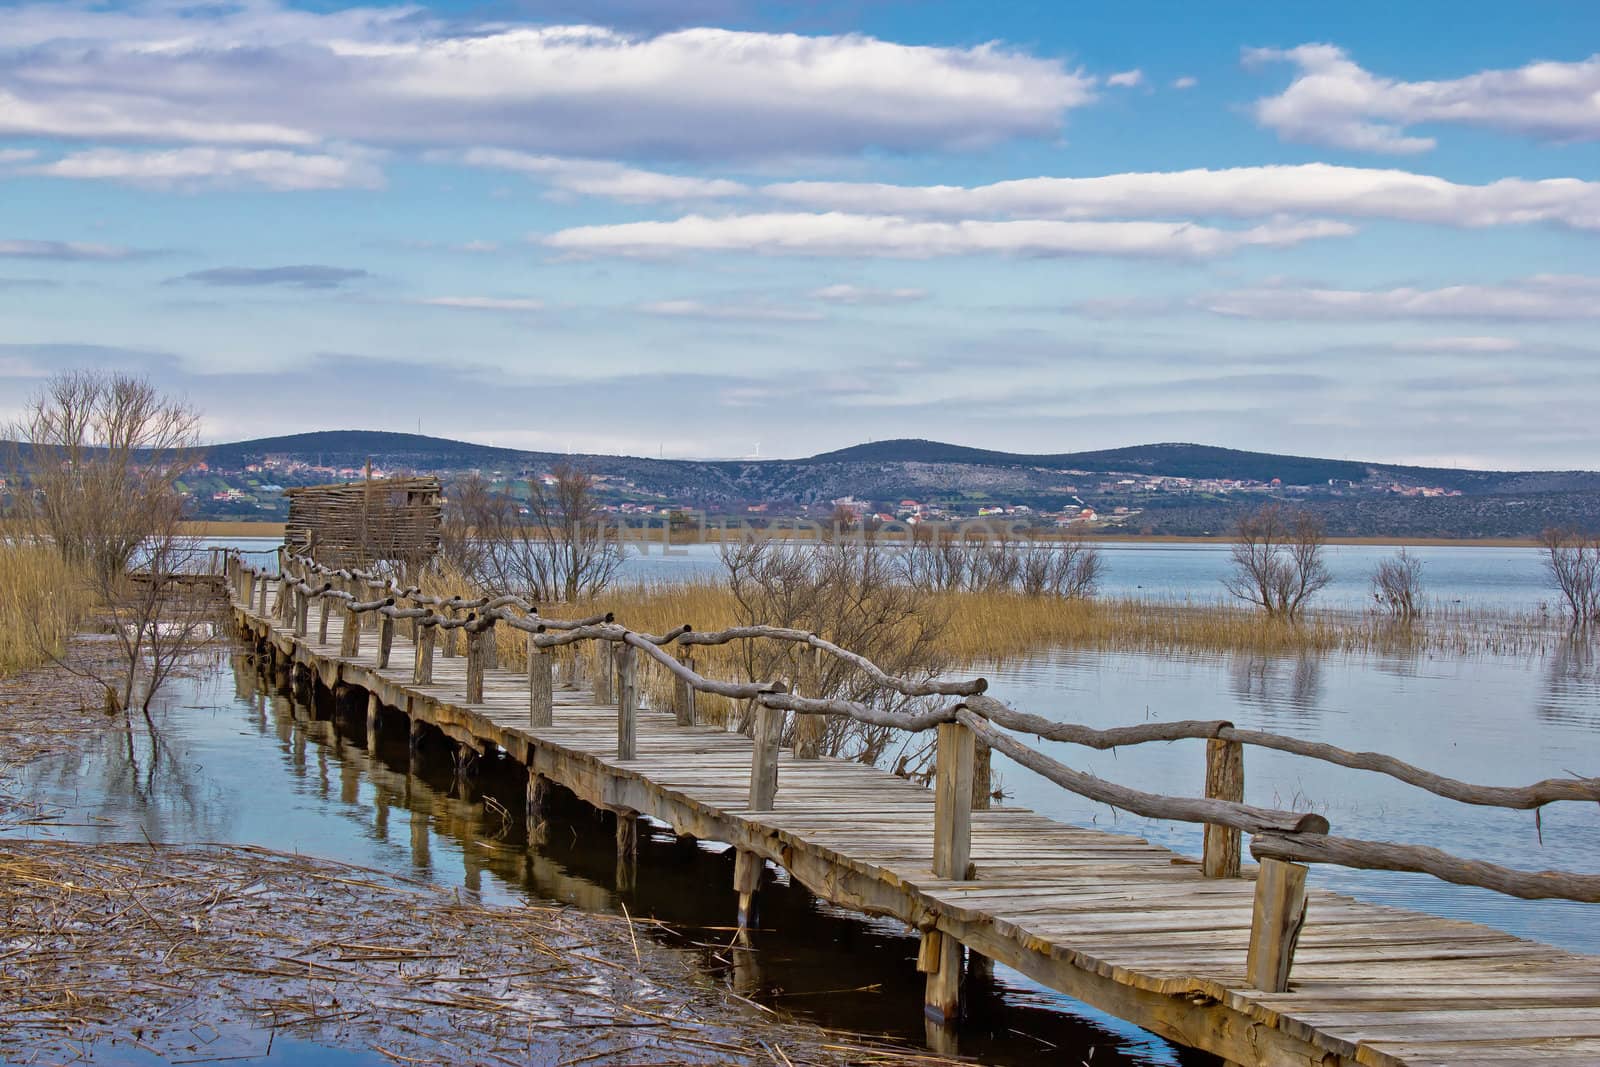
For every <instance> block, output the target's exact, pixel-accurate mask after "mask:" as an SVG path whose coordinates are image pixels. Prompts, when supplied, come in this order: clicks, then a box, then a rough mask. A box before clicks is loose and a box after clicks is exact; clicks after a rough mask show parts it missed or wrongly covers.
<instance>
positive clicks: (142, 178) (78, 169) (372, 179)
mask: <svg viewBox="0 0 1600 1067" xmlns="http://www.w3.org/2000/svg"><path fill="white" fill-rule="evenodd" d="M25 173H29V174H40V175H45V176H47V177H53V178H74V179H85V180H98V181H118V182H124V183H127V184H130V185H144V186H153V187H156V188H169V187H183V188H199V187H225V186H238V185H261V186H265V187H266V188H268V189H276V190H280V191H295V192H297V191H304V190H310V189H349V188H362V189H377V188H381V187H382V186H383V173H382V171H381V170H379V169H378V167H377V166H376V165H375V164H374V163H373V162H372V160H371V158H370V154H369V153H365V152H345V153H343V154H340V155H328V154H305V153H298V152H288V151H284V150H282V149H270V148H269V149H238V148H213V147H201V146H195V147H189V148H174V149H169V150H166V151H145V152H140V151H128V150H125V149H120V148H93V149H89V150H87V151H83V152H75V153H72V154H70V155H67V156H63V157H62V158H61V159H58V160H55V161H53V162H50V163H40V164H37V165H35V166H31V167H27V168H25Z"/></svg>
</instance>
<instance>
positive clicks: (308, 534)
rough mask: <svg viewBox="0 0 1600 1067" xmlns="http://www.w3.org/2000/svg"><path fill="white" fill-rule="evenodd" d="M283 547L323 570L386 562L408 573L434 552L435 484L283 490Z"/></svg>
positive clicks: (387, 482) (439, 506)
mask: <svg viewBox="0 0 1600 1067" xmlns="http://www.w3.org/2000/svg"><path fill="white" fill-rule="evenodd" d="M283 495H284V496H286V497H288V498H289V521H288V523H287V524H286V525H285V527H284V532H283V542H284V544H285V545H288V546H289V547H290V548H291V549H294V550H296V551H301V552H309V553H310V554H312V555H314V556H315V557H316V558H317V561H318V562H319V563H322V564H323V565H324V566H328V567H341V568H342V567H365V566H368V565H370V564H373V563H378V562H391V563H395V564H398V565H400V566H401V567H403V568H405V570H406V571H407V572H412V571H414V570H415V569H417V568H419V567H421V566H422V565H423V564H425V563H427V562H428V561H429V560H431V559H432V558H433V557H434V555H435V554H436V553H438V551H439V524H440V518H441V515H442V514H443V509H444V495H443V491H442V488H441V487H440V485H439V480H438V479H437V478H370V477H369V478H367V479H365V480H363V481H359V482H335V483H333V484H331V485H302V486H296V487H295V488H292V489H285V490H284V491H283Z"/></svg>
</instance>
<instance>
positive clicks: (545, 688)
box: [528, 634, 556, 726]
mask: <svg viewBox="0 0 1600 1067" xmlns="http://www.w3.org/2000/svg"><path fill="white" fill-rule="evenodd" d="M554 659H555V657H553V656H551V655H550V653H549V652H547V651H545V650H544V649H542V648H540V647H539V646H538V645H536V644H534V643H533V635H532V634H529V635H528V725H529V726H554V725H555V722H556V718H555V711H556V675H555V662H554Z"/></svg>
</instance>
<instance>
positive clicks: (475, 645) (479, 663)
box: [467, 621, 494, 704]
mask: <svg viewBox="0 0 1600 1067" xmlns="http://www.w3.org/2000/svg"><path fill="white" fill-rule="evenodd" d="M493 643H494V623H493V622H492V621H491V622H490V623H489V625H488V626H487V627H485V628H484V629H483V630H482V631H481V632H479V633H471V632H470V631H469V632H468V634H467V703H468V704H482V703H483V672H484V670H485V669H486V667H487V666H488V663H487V660H488V658H489V646H490V645H492V644H493Z"/></svg>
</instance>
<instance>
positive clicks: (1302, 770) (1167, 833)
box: [985, 641, 1600, 952]
mask: <svg viewBox="0 0 1600 1067" xmlns="http://www.w3.org/2000/svg"><path fill="white" fill-rule="evenodd" d="M985 675H986V676H987V677H988V678H989V679H990V681H991V687H990V693H991V694H993V695H994V696H996V697H998V698H999V699H1001V700H1004V701H1007V702H1008V703H1011V704H1013V705H1014V706H1016V707H1018V708H1021V709H1023V710H1027V711H1031V712H1034V713H1036V714H1040V715H1044V716H1046V717H1048V718H1052V719H1059V720H1065V721H1073V722H1083V723H1088V724H1090V725H1093V726H1120V725H1125V724H1128V723H1134V722H1142V721H1147V720H1149V721H1159V720H1174V719H1227V720H1230V721H1232V722H1233V723H1235V724H1236V725H1238V726H1241V727H1253V728H1259V729H1264V730H1273V731H1276V732H1279V733H1286V734H1292V735H1294V736H1296V737H1304V738H1310V739H1314V740H1321V741H1328V742H1330V743H1332V744H1336V745H1338V746H1340V747H1341V748H1347V749H1355V750H1366V751H1377V752H1384V753H1387V754H1389V755H1392V756H1396V757H1398V758H1400V759H1403V760H1406V761H1407V762H1410V763H1414V764H1417V765H1419V766H1421V767H1424V768H1426V769H1428V770H1431V771H1434V772H1436V773H1439V774H1443V775H1447V776H1450V777H1454V778H1461V779H1464V780H1466V781H1469V782H1473V783H1477V784H1483V785H1526V784H1529V783H1531V782H1534V781H1537V780H1539V779H1542V778H1560V777H1568V776H1571V775H1573V774H1577V775H1581V776H1585V777H1600V646H1597V645H1596V644H1595V643H1594V642H1592V641H1578V642H1566V641H1557V642H1556V643H1555V647H1554V651H1553V652H1551V653H1549V654H1547V655H1545V656H1542V657H1538V658H1533V659H1511V658H1502V657H1494V656H1483V657H1474V658H1454V657H1434V656H1426V655H1423V656H1412V655H1406V656H1381V655H1372V656H1345V655H1337V656H1316V655H1302V656H1272V657H1269V656H1260V655H1250V654H1234V655H1226V656H1218V655H1214V654H1210V655H1204V656H1186V655H1177V654H1166V655H1153V654H1146V653H1114V652H1085V651H1078V650H1055V651H1048V652H1041V653H1039V654H1037V655H1035V656H1032V657H1029V658H1028V659H1026V660H1024V661H1020V662H1012V663H1009V664H1005V665H999V666H992V667H991V668H990V669H989V670H988V671H986V672H985ZM1030 740H1031V739H1030ZM1039 744H1040V745H1041V746H1042V747H1043V749H1044V750H1046V751H1049V752H1050V753H1051V755H1052V756H1054V757H1055V758H1057V759H1059V760H1061V761H1062V762H1064V763H1066V764H1068V765H1069V766H1072V767H1075V768H1078V769H1080V770H1087V771H1091V772H1093V773H1095V774H1097V775H1099V776H1101V777H1103V778H1106V779H1109V780H1111V781H1115V782H1119V783H1121V784H1124V785H1131V786H1135V787H1138V788H1142V789H1146V790H1149V791H1151V792H1159V793H1169V794H1172V793H1188V794H1189V795H1194V796H1198V795H1201V794H1202V793H1203V791H1204V785H1205V749H1204V742H1203V741H1198V740H1197V741H1178V742H1173V743H1170V744H1149V745H1139V746H1134V747H1130V748H1125V749H1120V750H1117V751H1115V752H1095V751H1093V750H1090V749H1084V748H1080V747H1078V746H1074V745H1066V744H1061V743H1055V742H1040V743H1039ZM997 765H998V757H997ZM1005 782H1006V786H1007V788H1008V789H1009V791H1010V792H1011V793H1013V794H1014V796H1015V800H1014V802H1015V803H1020V804H1023V805H1025V806H1027V807H1032V808H1034V809H1035V810H1038V811H1041V812H1045V813H1047V814H1050V815H1052V816H1055V817H1057V818H1059V819H1062V820H1064V821H1067V822H1074V823H1080V824H1094V825H1097V826H1103V827H1106V828H1109V829H1115V830H1118V831H1123V832H1127V833H1134V834H1138V835H1140V836H1143V837H1147V838H1149V839H1150V840H1152V841H1155V842H1157V843H1159V844H1163V845H1167V846H1168V847H1171V848H1173V849H1176V850H1177V851H1179V852H1183V853H1187V854H1189V855H1199V852H1200V836H1201V832H1200V828H1199V827H1198V826H1193V825H1189V824H1173V823H1160V822H1153V821H1149V820H1144V819H1141V818H1139V817H1137V816H1131V815H1129V814H1127V813H1125V812H1115V811H1112V810H1111V809H1109V808H1107V807H1105V806H1104V805H1099V804H1095V803H1093V802H1090V801H1087V800H1085V799H1083V798H1081V797H1079V796H1077V795H1075V794H1072V793H1068V792H1066V791H1065V790H1063V789H1060V788H1058V787H1057V786H1055V785H1054V784H1053V783H1050V782H1047V781H1045V780H1044V779H1042V778H1039V777H1038V776H1036V775H1034V774H1032V773H1031V772H1029V771H1027V770H1024V769H1023V768H1020V767H1017V766H1015V765H1008V766H1007V770H1006V772H1005ZM1245 800H1246V801H1247V802H1249V803H1252V804H1260V805H1263V806H1270V807H1293V808H1295V809H1300V810H1315V811H1318V812H1321V813H1322V814H1325V815H1326V816H1327V817H1328V820H1329V822H1330V823H1331V824H1332V827H1333V832H1334V833H1335V834H1338V835H1341V836H1346V837H1358V838H1368V839H1376V840H1388V841H1402V842H1409V843H1413V844H1421V845H1432V846H1434V847H1437V848H1442V849H1445V850H1446V851H1449V852H1454V853H1457V854H1459V855H1464V856H1468V857H1471V858H1475V859H1483V860H1488V861H1490V862H1494V863H1503V864H1507V865H1510V866H1516V867H1525V868H1530V869H1546V868H1555V869H1563V870H1569V871H1580V872H1600V809H1597V807H1596V806H1595V805H1593V804H1574V803H1562V804H1553V805H1550V806H1548V807H1546V808H1545V809H1544V812H1543V815H1542V817H1541V819H1540V820H1539V821H1538V822H1536V821H1535V818H1534V815H1533V813H1532V812H1516V811H1506V810H1503V809H1499V808H1484V807H1475V806H1471V805H1466V804H1459V803H1456V802H1453V801H1449V800H1444V799H1442V798H1439V797H1435V796H1434V795H1433V794H1431V793H1427V792H1424V791H1423V790H1421V789H1417V788H1415V787H1413V786H1409V785H1406V784H1405V783H1402V782H1399V781H1396V780H1394V779H1392V778H1389V777H1388V776H1386V775H1380V774H1372V773H1370V772H1363V771H1355V770H1349V769H1347V768H1343V767H1335V766H1332V765H1329V764H1325V763H1322V762H1321V761H1318V760H1310V759H1305V758H1302V757H1298V756H1293V755H1290V754H1287V753H1281V752H1272V751H1267V750H1264V749H1256V748H1247V749H1246V751H1245ZM1312 871H1313V878H1315V879H1316V880H1317V881H1318V882H1320V883H1321V884H1323V885H1326V886H1330V887H1334V888H1338V889H1340V890H1344V891H1347V892H1350V893H1353V894H1354V895H1356V896H1360V897H1365V898H1367V899H1370V900H1377V901H1382V902H1384V903H1392V904H1399V905H1403V906H1406V907H1412V908H1418V909H1421V910H1424V911H1429V912H1433V913H1435V914H1439V915H1448V916H1451V917H1454V918H1462V919H1470V920H1473V921H1476V922H1483V923H1488V924H1490V925H1492V926H1497V927H1500V928H1502V929H1505V930H1510V931H1512V932H1514V933H1518V934H1523V935H1526V936H1528V937H1534V938H1538V939H1539V940H1543V941H1548V942H1551V943H1553V944H1557V945H1562V946H1565V947H1568V948H1572V949H1575V950H1578V951H1583V952H1600V922H1596V919H1597V918H1600V909H1597V907H1596V906H1595V905H1592V904H1576V903H1570V902H1555V901H1523V900H1514V899H1512V898H1509V897H1505V896H1502V895H1500V894H1498V893H1491V892H1489V891H1487V890H1478V889H1472V888H1467V887H1462V886H1454V885H1448V884H1446V883H1443V882H1440V881H1438V880H1436V879H1433V878H1429V877H1427V876H1424V875H1402V874H1390V873H1383V872H1363V871H1347V870H1344V869H1342V868H1338V867H1328V866H1320V865H1318V866H1313V868H1312Z"/></svg>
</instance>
